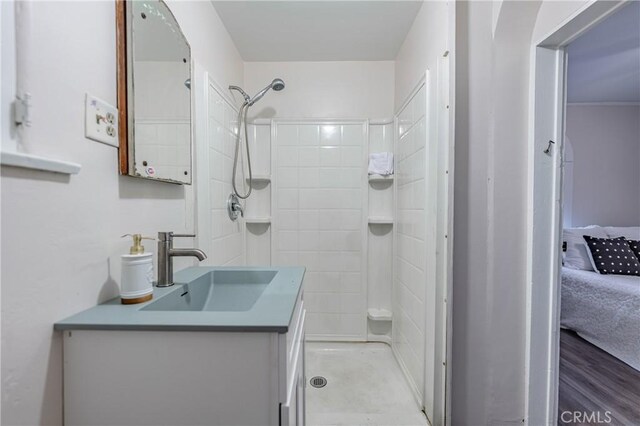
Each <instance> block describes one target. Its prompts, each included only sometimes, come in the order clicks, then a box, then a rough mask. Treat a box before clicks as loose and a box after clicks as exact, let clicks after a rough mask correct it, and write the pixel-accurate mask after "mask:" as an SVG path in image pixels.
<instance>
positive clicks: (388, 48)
mask: <svg viewBox="0 0 640 426" xmlns="http://www.w3.org/2000/svg"><path fill="white" fill-rule="evenodd" d="M212 3H213V5H214V7H215V9H216V11H217V12H218V15H220V18H221V19H222V22H223V23H224V25H225V26H226V28H227V31H228V32H229V34H230V35H231V38H232V39H233V41H234V43H235V45H236V47H237V48H238V50H239V52H240V55H241V56H242V59H244V60H245V61H248V62H251V61H256V62H261V61H265V62H277V61H382V60H393V59H395V57H396V55H397V54H398V51H399V50H400V46H401V45H402V42H403V41H404V39H405V37H406V35H407V32H408V31H409V29H410V28H411V24H412V23H413V20H414V18H415V17H416V15H417V13H418V11H419V10H420V7H421V6H422V1H413V0H410V1H407V0H401V1H400V0H396V1H216V0H212Z"/></svg>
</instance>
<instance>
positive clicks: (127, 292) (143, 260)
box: [120, 234, 153, 304]
mask: <svg viewBox="0 0 640 426" xmlns="http://www.w3.org/2000/svg"><path fill="white" fill-rule="evenodd" d="M132 237H133V246H131V250H130V254H123V255H122V256H121V259H122V277H121V278H122V279H121V280H120V300H121V301H122V303H124V304H134V303H142V302H146V301H148V300H151V298H152V297H153V254H152V253H145V252H144V247H143V246H142V245H141V244H140V243H141V240H142V238H143V237H142V236H141V235H140V234H134V235H132Z"/></svg>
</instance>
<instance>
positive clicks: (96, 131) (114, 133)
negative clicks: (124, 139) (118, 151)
mask: <svg viewBox="0 0 640 426" xmlns="http://www.w3.org/2000/svg"><path fill="white" fill-rule="evenodd" d="M84 135H85V137H86V138H88V139H92V140H94V141H97V142H102V143H106V144H107V145H111V146H115V147H116V148H117V147H118V110H117V109H116V108H115V107H114V106H112V105H109V104H108V103H106V102H105V101H103V100H102V99H98V98H96V97H95V96H93V95H90V94H89V93H87V96H86V98H85V118H84Z"/></svg>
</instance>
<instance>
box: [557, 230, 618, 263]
mask: <svg viewBox="0 0 640 426" xmlns="http://www.w3.org/2000/svg"><path fill="white" fill-rule="evenodd" d="M583 235H589V236H590V237H598V238H608V237H609V236H608V235H607V233H606V232H605V230H604V228H601V227H600V226H597V225H590V226H585V227H583V228H565V229H564V230H563V232H562V241H563V242H565V243H567V250H566V251H565V252H564V266H565V267H567V268H570V269H580V270H583V271H593V270H594V269H593V266H592V264H591V259H590V258H589V249H588V247H587V243H586V241H585V240H584V238H583Z"/></svg>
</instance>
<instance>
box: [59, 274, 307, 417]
mask: <svg viewBox="0 0 640 426" xmlns="http://www.w3.org/2000/svg"><path fill="white" fill-rule="evenodd" d="M303 277H304V268H296V267H292V268H251V267H244V268H243V267H234V268H209V267H194V268H188V269H185V270H182V271H179V272H177V273H176V274H175V281H176V284H175V285H174V286H172V287H168V288H162V289H160V288H156V289H154V298H153V300H151V301H149V302H146V303H143V304H140V305H135V306H132V305H122V304H120V301H119V299H114V300H112V301H110V302H108V303H105V304H102V305H99V306H96V307H94V308H91V309H89V310H87V311H84V312H81V313H79V314H77V315H74V316H72V317H70V318H68V319H66V320H64V321H61V322H58V323H56V324H55V328H56V330H61V331H62V333H63V336H64V337H63V339H64V418H65V424H67V425H105V424H109V425H204V424H206V425H303V424H304V423H305V415H304V412H305V410H304V404H305V378H304V337H305V307H304V300H303V285H302V282H303Z"/></svg>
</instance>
